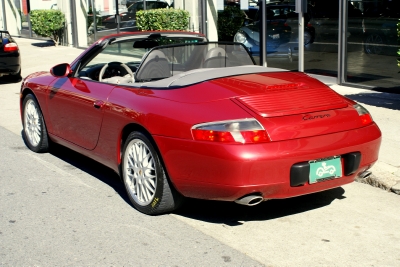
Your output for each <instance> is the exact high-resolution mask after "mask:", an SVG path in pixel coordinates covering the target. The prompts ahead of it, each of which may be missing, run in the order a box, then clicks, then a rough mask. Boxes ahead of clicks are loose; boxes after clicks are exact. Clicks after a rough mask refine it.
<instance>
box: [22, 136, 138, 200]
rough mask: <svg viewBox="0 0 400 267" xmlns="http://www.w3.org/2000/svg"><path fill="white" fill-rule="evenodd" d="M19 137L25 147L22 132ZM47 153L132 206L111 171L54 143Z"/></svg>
mask: <svg viewBox="0 0 400 267" xmlns="http://www.w3.org/2000/svg"><path fill="white" fill-rule="evenodd" d="M21 137H22V140H23V142H24V144H25V146H27V143H26V140H25V137H24V134H23V130H22V131H21ZM27 147H28V146H27ZM49 153H50V154H51V155H53V156H55V157H57V158H59V159H61V160H63V161H64V162H66V163H68V164H70V165H72V166H74V167H75V168H77V169H79V170H81V171H83V172H86V173H87V174H89V175H91V176H93V177H95V178H97V179H98V180H100V181H102V182H103V183H105V184H107V185H108V186H110V187H111V188H113V189H114V190H115V192H116V193H118V194H119V195H120V196H121V198H122V199H123V200H124V201H125V202H126V203H127V204H128V205H130V206H132V204H131V202H130V200H129V198H128V195H127V194H126V191H125V187H124V185H123V183H122V181H121V179H120V178H119V175H118V174H117V173H115V172H114V171H113V170H112V169H110V168H108V167H106V166H105V165H103V164H101V163H98V162H97V161H95V160H92V159H90V158H88V157H86V156H84V155H82V154H79V153H78V152H75V151H73V150H71V149H69V148H66V147H64V146H61V145H58V144H55V143H51V146H50V151H49ZM132 208H133V206H132Z"/></svg>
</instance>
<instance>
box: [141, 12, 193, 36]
mask: <svg viewBox="0 0 400 267" xmlns="http://www.w3.org/2000/svg"><path fill="white" fill-rule="evenodd" d="M136 26H137V27H138V29H139V30H142V31H156V30H182V31H184V30H187V29H188V28H189V12H188V11H186V10H181V9H173V8H161V9H150V10H140V11H138V12H137V13H136Z"/></svg>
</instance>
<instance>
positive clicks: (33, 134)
mask: <svg viewBox="0 0 400 267" xmlns="http://www.w3.org/2000/svg"><path fill="white" fill-rule="evenodd" d="M22 110H23V113H22V124H23V131H22V133H23V137H24V140H25V142H26V144H27V146H28V147H29V149H30V150H32V151H34V152H37V153H43V152H47V151H48V150H49V139H48V136H47V130H46V125H45V123H44V119H43V115H42V111H41V110H40V107H39V104H38V102H37V100H36V98H35V97H34V96H33V95H31V94H28V95H26V96H25V98H24V102H23V104H22Z"/></svg>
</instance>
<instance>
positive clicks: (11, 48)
mask: <svg viewBox="0 0 400 267" xmlns="http://www.w3.org/2000/svg"><path fill="white" fill-rule="evenodd" d="M5 75H8V78H10V79H12V80H20V79H21V56H20V53H19V48H18V45H17V43H16V42H15V40H14V39H13V38H12V37H11V35H10V34H9V33H8V31H0V77H2V76H5Z"/></svg>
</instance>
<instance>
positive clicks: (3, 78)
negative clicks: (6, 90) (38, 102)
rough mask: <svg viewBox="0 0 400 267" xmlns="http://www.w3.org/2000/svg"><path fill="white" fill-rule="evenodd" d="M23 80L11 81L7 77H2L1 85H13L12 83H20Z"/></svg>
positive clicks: (0, 78)
mask: <svg viewBox="0 0 400 267" xmlns="http://www.w3.org/2000/svg"><path fill="white" fill-rule="evenodd" d="M21 81H22V78H19V79H10V78H9V77H7V76H3V77H0V84H12V83H20V82H21Z"/></svg>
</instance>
